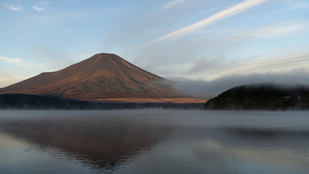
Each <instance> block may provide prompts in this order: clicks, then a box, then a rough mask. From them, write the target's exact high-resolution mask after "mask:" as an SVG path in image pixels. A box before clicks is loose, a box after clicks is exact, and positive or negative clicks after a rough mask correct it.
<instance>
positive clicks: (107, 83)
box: [0, 53, 184, 99]
mask: <svg viewBox="0 0 309 174" xmlns="http://www.w3.org/2000/svg"><path fill="white" fill-rule="evenodd" d="M172 84H173V82H172V81H169V80H167V79H164V78H162V77H160V76H157V75H155V74H152V73H150V72H147V71H145V70H143V69H141V68H139V67H137V66H135V65H133V64H131V63H129V62H127V61H126V60H124V59H122V58H121V57H119V56H117V55H115V54H105V53H100V54H96V55H94V56H92V57H90V58H89V59H86V60H84V61H81V62H79V63H76V64H74V65H71V66H69V67H67V68H64V69H62V70H59V71H56V72H47V73H41V74H39V75H37V76H35V77H32V78H29V79H26V80H24V81H21V82H19V83H16V84H13V85H10V86H8V87H5V88H2V89H0V94H5V93H13V94H14V93H20V94H35V95H52V96H58V97H63V98H73V99H101V98H120V97H122V98H130V97H133V98H175V97H183V96H184V95H183V94H181V93H179V92H177V91H175V90H173V89H172V88H171V85H172Z"/></svg>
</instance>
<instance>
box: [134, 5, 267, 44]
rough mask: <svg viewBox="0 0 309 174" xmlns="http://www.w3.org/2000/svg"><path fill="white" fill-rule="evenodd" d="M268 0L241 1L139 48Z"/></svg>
mask: <svg viewBox="0 0 309 174" xmlns="http://www.w3.org/2000/svg"><path fill="white" fill-rule="evenodd" d="M266 1H267V0H246V1H244V2H242V3H239V4H237V5H235V6H233V7H230V8H228V9H226V10H223V11H220V12H218V13H216V14H214V15H212V16H210V17H208V18H206V19H204V20H201V21H199V22H196V23H194V24H192V25H189V26H186V27H183V28H181V29H178V30H176V31H173V32H171V33H168V34H166V35H164V36H162V37H159V38H157V39H154V40H152V41H150V42H147V43H145V44H142V45H140V46H139V47H138V48H141V47H145V46H148V45H151V44H154V43H156V42H159V41H162V40H166V39H169V38H172V37H177V36H181V35H185V34H188V33H191V32H194V31H196V30H199V29H201V28H203V27H206V26H208V25H211V24H213V23H215V22H217V21H219V20H222V19H225V18H228V17H231V16H234V15H236V14H239V13H241V12H243V11H246V10H248V9H250V8H253V7H255V6H257V5H260V4H262V3H264V2H266Z"/></svg>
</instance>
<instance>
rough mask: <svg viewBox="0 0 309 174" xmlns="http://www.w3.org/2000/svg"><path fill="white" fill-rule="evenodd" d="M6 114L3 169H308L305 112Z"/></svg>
mask: <svg viewBox="0 0 309 174" xmlns="http://www.w3.org/2000/svg"><path fill="white" fill-rule="evenodd" d="M0 114H1V115H0V173H6V174H10V173H23V174H28V173H29V174H30V173H31V174H33V173H44V174H48V173H57V174H62V173H63V174H64V173H65V174H68V173H74V174H75V173H119V174H120V173H125V174H128V173H134V174H135V173H142V174H144V173H160V174H161V173H220V174H222V173H227V174H229V173H235V174H238V173H250V174H252V173H257V174H258V173H281V174H285V173H286V174H291V173H293V174H308V173H309V112H307V111H303V112H298V111H287V112H265V111H200V110H160V109H146V110H114V111H0Z"/></svg>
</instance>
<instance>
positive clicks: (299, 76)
mask: <svg viewBox="0 0 309 174" xmlns="http://www.w3.org/2000/svg"><path fill="white" fill-rule="evenodd" d="M254 83H276V84H282V85H300V84H301V85H309V72H307V71H305V70H296V71H290V72H287V73H284V74H279V73H264V74H257V73H256V74H247V75H230V76H225V77H221V78H218V79H215V80H211V81H202V80H189V79H182V80H179V81H178V82H177V83H175V84H174V85H173V88H174V89H176V90H179V91H181V92H184V93H186V94H189V95H193V96H195V97H201V98H212V97H215V96H217V95H219V94H220V93H222V92H224V91H226V90H228V89H230V88H232V87H235V86H239V85H245V84H254Z"/></svg>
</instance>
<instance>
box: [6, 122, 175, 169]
mask: <svg viewBox="0 0 309 174" xmlns="http://www.w3.org/2000/svg"><path fill="white" fill-rule="evenodd" d="M1 131H2V132H4V133H6V134H7V135H10V136H14V137H18V138H20V139H23V140H26V141H28V142H31V143H34V144H36V145H37V146H38V147H40V148H42V149H48V148H57V149H60V150H61V151H62V152H63V153H66V154H67V156H70V157H74V158H78V159H79V160H81V161H82V162H83V163H85V164H89V165H90V166H91V167H92V168H96V169H98V170H101V169H103V170H102V171H113V170H115V169H117V167H118V166H120V165H121V164H122V163H124V162H125V161H126V160H128V159H130V158H131V157H132V156H134V155H135V154H137V153H138V152H140V151H143V150H145V149H147V148H149V147H151V146H152V145H153V144H156V143H157V142H159V141H160V140H161V139H162V138H164V137H166V136H167V135H169V134H170V133H171V132H172V128H171V127H166V126H158V125H153V124H148V123H141V122H133V121H130V120H128V119H123V118H122V119H110V118H100V119H98V118H95V119H93V118H91V117H84V118H74V119H72V118H70V119H68V118H67V119H59V118H58V119H27V120H23V119H22V120H11V121H6V122H5V123H3V124H2V125H1Z"/></svg>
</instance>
